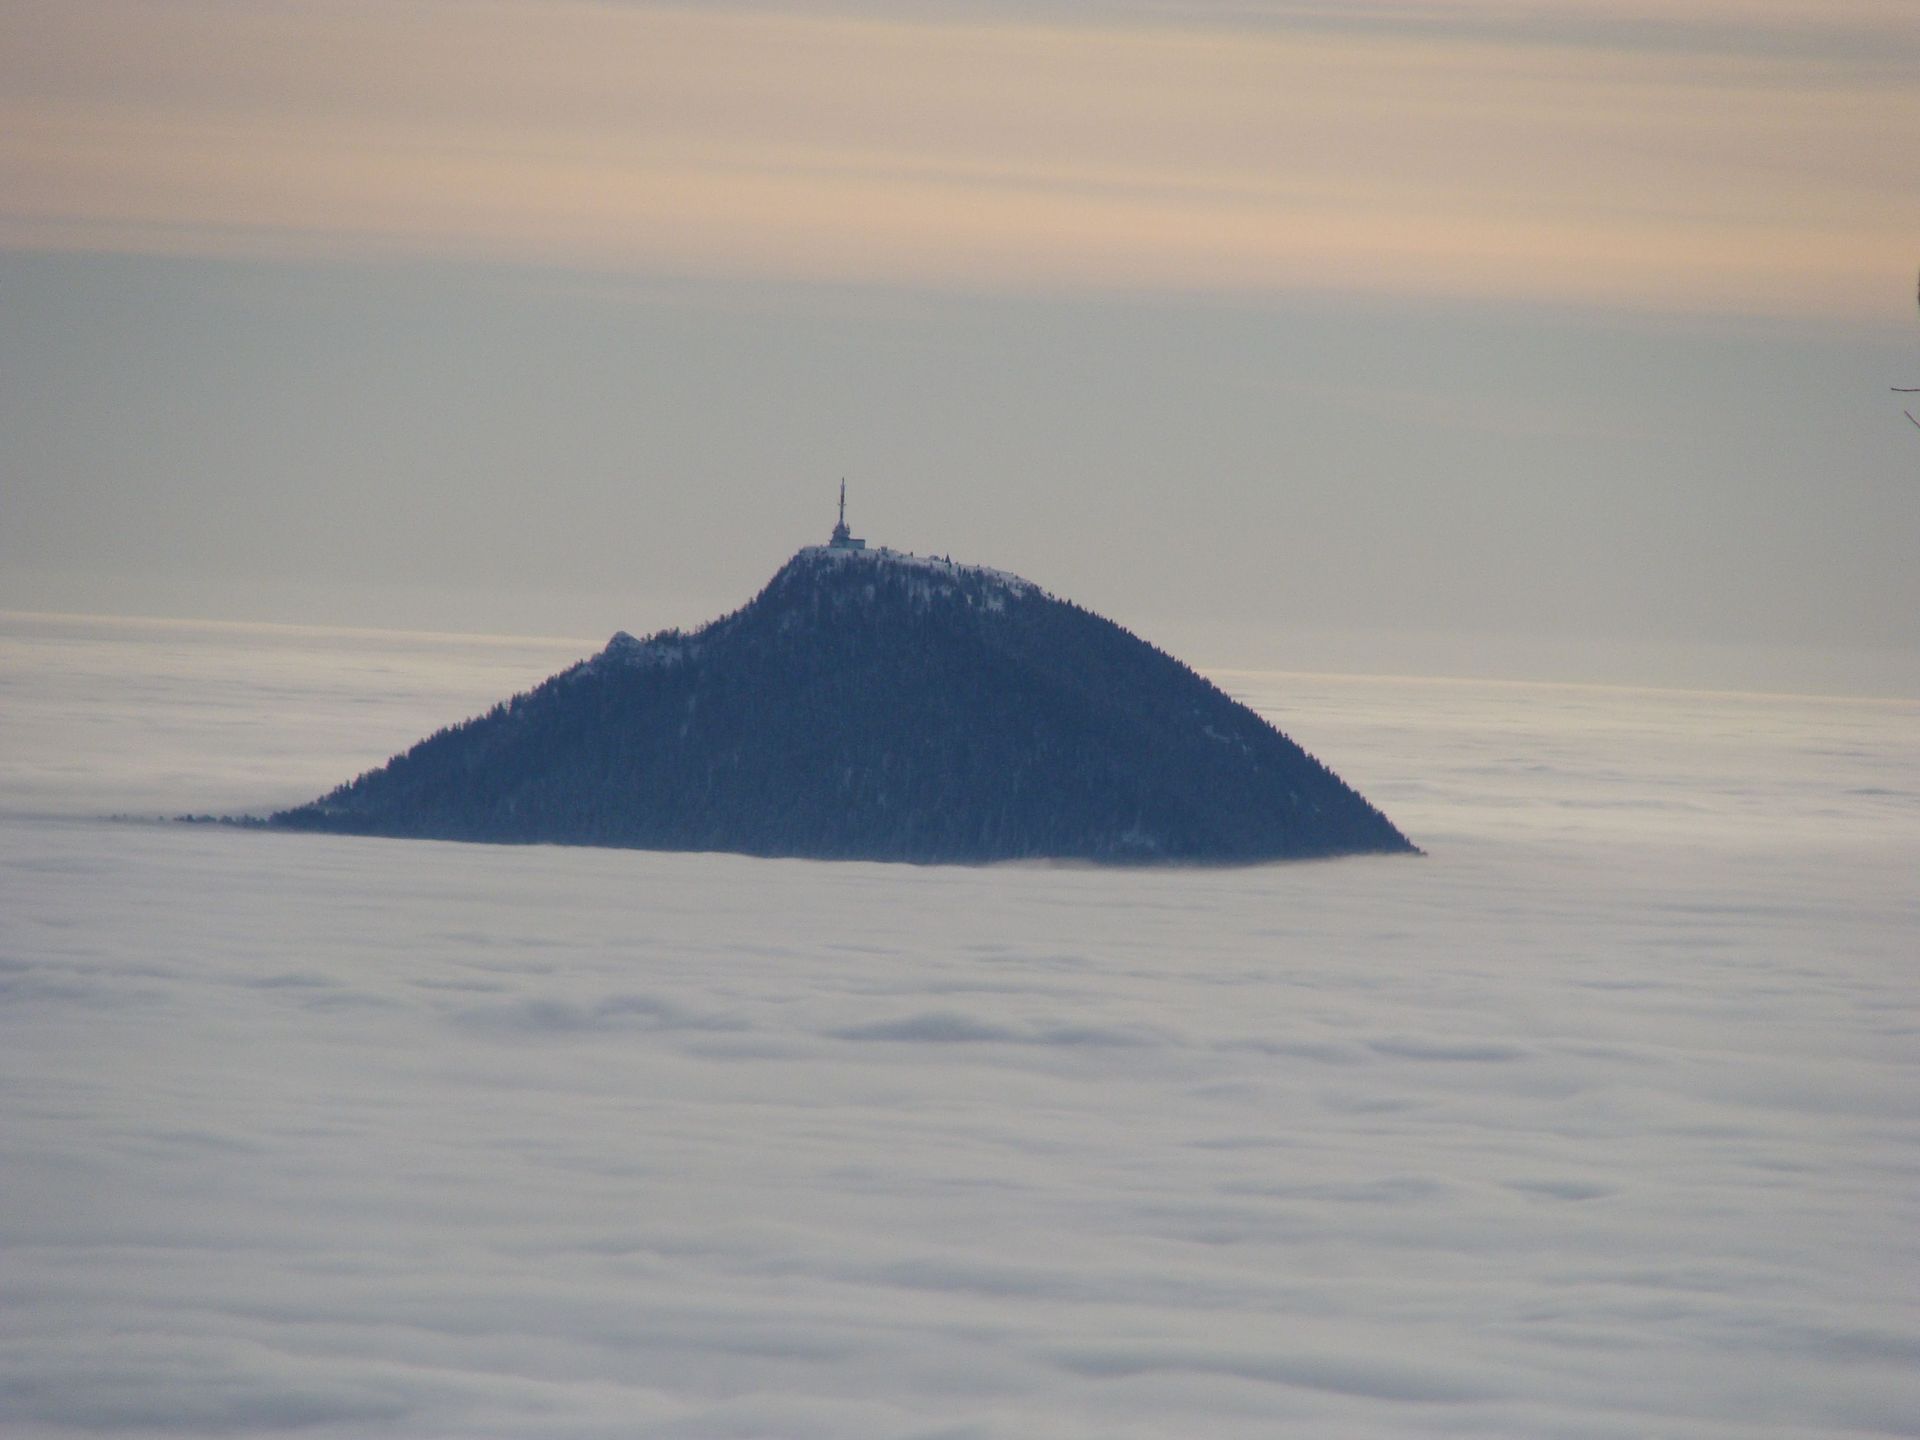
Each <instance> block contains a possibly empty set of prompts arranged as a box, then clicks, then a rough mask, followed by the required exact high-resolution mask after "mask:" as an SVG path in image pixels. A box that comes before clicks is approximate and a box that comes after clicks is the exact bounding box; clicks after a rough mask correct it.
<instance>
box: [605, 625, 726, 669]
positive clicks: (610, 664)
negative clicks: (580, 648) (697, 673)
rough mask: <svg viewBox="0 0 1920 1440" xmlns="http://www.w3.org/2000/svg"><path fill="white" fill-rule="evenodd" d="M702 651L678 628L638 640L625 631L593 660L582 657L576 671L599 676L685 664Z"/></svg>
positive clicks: (620, 632)
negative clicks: (612, 671)
mask: <svg viewBox="0 0 1920 1440" xmlns="http://www.w3.org/2000/svg"><path fill="white" fill-rule="evenodd" d="M699 653H700V646H699V645H698V644H696V643H695V642H693V641H691V640H689V639H687V638H686V637H685V636H683V635H681V634H680V632H679V631H677V630H667V631H662V632H661V633H660V634H658V635H655V636H653V637H651V638H650V639H646V640H636V639H635V638H634V637H633V636H631V635H629V634H628V633H627V632H626V631H624V630H620V631H616V632H615V633H614V637H613V638H612V639H611V640H609V641H608V642H607V646H606V649H604V650H602V651H601V652H600V653H599V654H598V655H595V656H594V657H593V658H592V659H591V660H583V661H582V662H581V663H580V666H579V669H578V671H577V672H576V673H578V674H581V675H599V674H603V673H605V672H606V671H608V670H611V669H615V668H619V669H637V670H647V669H655V668H662V669H664V668H666V667H668V666H672V665H680V664H684V663H685V662H687V661H688V660H691V659H693V658H694V657H695V656H696V655H698V654H699Z"/></svg>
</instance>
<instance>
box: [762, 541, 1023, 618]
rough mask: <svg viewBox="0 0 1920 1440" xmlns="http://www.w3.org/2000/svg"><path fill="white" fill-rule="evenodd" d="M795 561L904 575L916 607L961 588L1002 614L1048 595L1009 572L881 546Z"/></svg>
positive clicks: (814, 552)
mask: <svg viewBox="0 0 1920 1440" xmlns="http://www.w3.org/2000/svg"><path fill="white" fill-rule="evenodd" d="M794 561H795V562H796V563H797V562H802V561H804V562H807V563H812V564H824V565H875V566H886V567H888V568H890V569H893V570H896V571H905V572H907V593H908V594H909V595H910V596H911V597H912V598H913V600H914V601H915V602H916V603H919V604H925V603H927V602H929V601H930V600H932V599H933V598H934V596H936V595H940V596H949V595H953V594H956V593H958V592H959V591H960V589H961V588H962V586H963V585H968V586H970V587H978V594H979V598H980V603H981V604H982V605H983V606H984V607H985V608H986V609H988V610H1004V609H1006V606H1007V601H1008V600H1010V599H1026V598H1028V597H1029V596H1036V595H1037V596H1043V597H1044V596H1046V595H1047V592H1046V591H1045V590H1043V589H1041V588H1040V586H1038V585H1036V584H1034V583H1033V582H1032V581H1031V580H1027V579H1024V578H1022V577H1021V576H1019V575H1015V574H1013V573H1012V572H1011V571H1008V570H995V569H992V568H991V567H989V566H986V565H965V564H961V563H960V562H959V561H956V560H948V559H946V558H944V557H942V556H938V555H915V554H912V553H910V552H908V551H904V550H889V549H888V548H887V547H886V546H884V545H874V546H870V547H868V548H867V549H864V550H848V549H841V548H839V547H837V546H832V545H808V546H805V547H804V548H802V549H801V551H800V552H799V553H798V554H797V555H795V556H794Z"/></svg>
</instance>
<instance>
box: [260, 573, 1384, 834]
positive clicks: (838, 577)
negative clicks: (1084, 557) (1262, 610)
mask: <svg viewBox="0 0 1920 1440" xmlns="http://www.w3.org/2000/svg"><path fill="white" fill-rule="evenodd" d="M268 823H269V824H271V825H273V826H276V827H278V828H285V829H302V830H327V831H337V832H345V833H359V834H382V835H407V836H415V837H420V838H438V839H457V840H482V841H499V842H507V843H562V844H568V843H571V844H594V845H616V846H630V847H635V848H644V849H669V850H725V851H737V852H741V853H747V854H755V855H769V856H773V855H788V856H807V857H812V858H823V859H829V858H830V859H867V860H904V861H915V862H922V863H938V862H981V861H991V860H1008V859H1028V858H1058V859H1086V860H1099V861H1111V862H1136V863H1137V862H1150V861H1156V860H1157V861H1180V862H1187V863H1204V862H1241V863H1245V862H1252V861H1260V860H1269V859H1282V858H1318V857H1324V856H1330V855H1339V854H1354V853H1386V852H1401V853H1406V852H1412V851H1414V848H1415V847H1414V846H1413V845H1412V844H1411V842H1409V841H1408V840H1407V839H1406V837H1405V836H1404V835H1402V834H1401V833H1400V832H1399V831H1398V830H1397V829H1395V828H1394V827H1393V825H1392V824H1391V822H1390V821H1388V820H1387V819H1386V817H1385V816H1384V815H1382V814H1380V812H1379V811H1378V810H1376V809H1375V808H1374V807H1373V806H1371V805H1370V804H1368V803H1367V802H1366V801H1365V800H1364V799H1363V798H1361V797H1360V796H1359V795H1358V794H1357V793H1355V792H1354V791H1353V790H1352V789H1351V788H1350V787H1348V786H1347V785H1345V783H1344V782H1342V781H1341V780H1339V778H1338V777H1337V776H1335V775H1334V774H1333V772H1332V771H1331V770H1329V769H1327V768H1326V767H1325V766H1324V765H1322V764H1321V763H1320V762H1319V761H1318V760H1316V759H1314V758H1313V757H1312V756H1310V755H1308V754H1307V753H1306V752H1305V751H1304V750H1302V749H1300V747H1299V746H1297V745H1295V744H1294V742H1292V741H1291V740H1289V739H1287V737H1285V736H1284V735H1282V734H1281V733H1280V732H1279V731H1278V730H1277V729H1275V728H1274V727H1273V726H1272V725H1271V724H1269V723H1268V722H1267V721H1266V720H1264V719H1262V718H1261V717H1260V716H1258V715H1256V714H1255V713H1254V712H1253V711H1251V710H1249V709H1247V707H1245V706H1244V705H1241V704H1240V703H1239V702H1237V701H1234V700H1232V699H1231V698H1230V697H1228V696H1227V695H1226V694H1225V693H1224V692H1222V691H1220V690H1219V689H1218V687H1216V686H1214V685H1213V684H1212V683H1211V682H1209V681H1207V680H1206V679H1205V678H1204V677H1202V676H1199V675H1198V674H1196V673H1195V672H1194V671H1193V670H1192V669H1190V668H1189V667H1187V666H1186V665H1184V664H1183V663H1181V662H1180V661H1178V660H1176V659H1175V658H1174V657H1172V656H1170V655H1167V654H1166V653H1165V652H1163V651H1160V650H1159V649H1157V648H1155V647H1154V646H1152V645H1150V644H1148V643H1147V642H1146V641H1143V640H1141V639H1139V638H1138V637H1136V636H1134V635H1132V634H1131V633H1130V632H1128V631H1126V630H1124V629H1123V628H1122V627H1120V626H1118V625H1116V624H1114V623H1113V622H1112V621H1110V620H1106V619H1104V618H1102V617H1100V616H1097V615H1094V614H1093V613H1092V612H1090V611H1087V610H1084V609H1082V608H1081V607H1079V606H1077V605H1074V604H1073V603H1072V602H1071V601H1066V600H1061V599H1059V598H1057V597H1055V596H1052V595H1050V594H1048V593H1047V592H1046V591H1045V590H1043V589H1042V588H1041V587H1039V586H1038V585H1035V584H1033V583H1032V582H1031V581H1028V580H1025V579H1023V578H1022V577H1020V576H1017V575H1012V574H1009V573H1008V572H1005V571H999V570H992V569H989V568H987V567H984V566H973V565H966V564H960V563H955V562H953V561H949V560H945V559H935V558H932V557H925V556H917V555H910V554H905V553H903V552H899V551H892V550H886V549H882V548H878V547H876V548H872V549H862V548H852V547H850V546H844V545H840V544H835V545H828V546H809V547H805V548H803V549H802V550H800V551H799V552H798V553H797V554H795V555H794V556H793V558H792V559H790V560H789V561H788V562H787V563H786V564H785V565H783V566H782V567H781V568H780V569H779V570H778V571H777V572H776V573H775V574H774V575H773V577H772V578H771V579H769V580H768V582H767V583H766V585H765V586H764V587H763V588H762V589H761V590H760V592H759V593H758V594H757V595H755V596H754V597H753V598H752V599H751V600H749V601H748V602H747V603H746V604H745V605H743V606H741V607H740V608H739V609H737V610H734V611H732V612H730V613H729V614H726V615H723V616H720V617H719V618H717V619H715V620H713V621H710V622H708V623H707V624H705V625H702V626H700V627H699V628H697V629H695V630H693V631H681V630H677V629H669V630H662V631H658V632H656V633H654V634H652V635H649V636H647V637H646V638H645V639H638V638H635V637H634V636H632V635H630V634H628V633H627V632H625V631H621V632H618V633H616V634H615V635H614V637H613V638H612V639H611V640H610V641H609V642H608V644H607V645H606V646H605V648H603V649H602V650H601V651H599V652H598V653H597V654H595V655H593V656H590V657H588V658H587V659H584V660H582V661H580V662H579V663H577V664H575V665H573V666H570V667H569V668H567V669H566V670H563V671H561V672H559V673H558V674H557V675H554V676H553V677H551V678H550V679H548V680H547V681H545V682H543V683H542V684H541V685H539V686H536V687H534V688H533V689H532V690H529V691H526V692H524V693H522V694H520V695H516V696H514V697H512V698H511V699H510V700H507V701H503V702H501V704H499V705H496V706H495V707H493V709H492V710H490V711H488V712H486V713H485V714H484V715H480V716H476V717H474V718H473V719H471V720H468V721H465V722H462V723H461V724H458V725H454V726H449V727H447V728H446V729H444V730H441V731H439V732H436V733H435V734H434V735H431V736H429V737H427V738H426V739H424V740H422V741H421V742H419V743H418V744H416V745H415V746H413V747H411V748H410V749H408V750H407V751H405V752H403V753H402V754H400V755H397V756H395V757H394V758H393V759H391V760H389V761H388V762H386V764H384V765H382V766H378V767H376V768H375V769H373V770H369V771H368V772H366V773H365V774H363V775H361V776H360V777H358V778H357V779H355V780H352V781H349V782H348V783H347V784H345V785H342V786H339V787H337V788H336V789H335V790H333V791H331V792H329V793H328V794H327V795H324V796H322V797H320V798H319V799H317V800H315V801H313V802H311V803H309V804H308V805H304V806H299V807H296V808H294V809H292V810H287V811H282V812H280V813H278V814H276V815H274V816H272V817H270V819H269V821H268Z"/></svg>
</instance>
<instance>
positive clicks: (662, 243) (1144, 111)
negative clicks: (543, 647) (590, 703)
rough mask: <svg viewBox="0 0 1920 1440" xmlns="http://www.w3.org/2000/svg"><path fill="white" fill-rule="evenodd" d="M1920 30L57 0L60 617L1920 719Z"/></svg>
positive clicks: (1242, 14) (42, 565) (54, 577)
mask: <svg viewBox="0 0 1920 1440" xmlns="http://www.w3.org/2000/svg"><path fill="white" fill-rule="evenodd" d="M1041 16H1044V20H1043V19H1041V18H1036V17H1041ZM1898 17H1899V9H1898V7H1893V6H1890V5H1887V4H1878V3H1873V0H1859V3H1850V4H1840V5H1824V6H1820V7H1814V6H1812V5H1811V4H1800V3H1796V0H1753V3H1740V0H1722V3H1714V4H1706V5H1702V6H1699V7H1697V8H1696V9H1694V10H1693V11H1692V12H1691V17H1690V20H1689V23H1688V24H1686V25H1676V24H1674V23H1672V22H1671V21H1670V20H1668V19H1666V18H1665V17H1664V16H1663V14H1662V8H1661V7H1654V6H1650V5H1640V6H1627V7H1624V8H1623V7H1620V6H1608V7H1596V6H1594V5H1588V4H1577V3H1570V4H1567V5H1565V6H1561V7H1544V9H1543V7H1539V6H1515V5H1509V4H1503V3H1500V0H1459V3H1450V4H1439V3H1431V4H1404V5H1394V6H1384V5H1380V6H1374V5H1358V6H1345V7H1335V8H1329V7H1323V6H1309V5H1257V6H1225V5H1195V6H1184V7H1183V6H1161V7H1148V6H1139V5H1112V6H1098V7H1088V8H1086V9H1085V10H1074V11H1067V10H1064V9H1059V10H1050V11H1045V12H1039V11H1034V12H1030V13H1027V14H1024V15H1022V14H1016V13H1014V12H1012V11H1009V10H1007V9H1005V8H1002V7H992V6H948V7H944V8H941V9H939V10H938V11H935V10H934V9H933V8H932V7H916V8H914V9H912V10H910V11H897V10H890V11H888V12H885V13H884V14H881V13H878V12H874V11H873V10H872V9H871V7H868V8H867V9H865V10H864V11H863V10H862V8H861V7H846V8H844V9H837V10H829V9H828V8H826V7H818V6H815V7H791V6H790V7H786V8H785V9H782V10H780V11H777V12H773V11H765V12H762V11H754V10H751V9H745V8H739V7H705V8H698V9H695V8H688V9H679V10H672V9H664V8H661V7H656V6H652V5H645V4H633V5H625V6H588V5H581V4H574V3H571V0H496V3H490V4H487V5H481V6H466V7H463V6H458V5H453V4H451V3H449V0H404V3H399V4H395V5H390V6H385V7H354V6H346V7H341V6H327V5H321V4H317V3H308V0H298V3H291V4H287V5H278V6H267V5H262V4H258V3H252V0H183V3H181V4H180V5H176V6H168V7H165V8H164V9H156V8H154V7H140V6H131V5H128V4H125V3H123V0H74V3H72V4H63V5H61V6H57V7H56V6H51V5H44V6H43V5H35V4H15V5H11V6H8V7H7V9H6V12H5V14H4V15H3V16H0V31H4V32H5V33H4V38H5V42H6V43H4V44H0V55H6V56H9V57H11V58H10V59H7V60H4V61H0V111H4V113H5V114H6V115H7V116H8V117H10V123H9V124H8V125H6V126H4V127H0V133H3V134H4V135H5V136H6V137H7V138H5V139H4V140H0V424H4V427H5V432H4V433H5V434H6V436H7V444H6V447H5V453H4V455H0V519H3V520H4V524H0V607H9V608H16V609H41V610H45V609H57V610H81V611H107V612H135V613H148V614H177V615H187V616H211V617H221V618H236V619H267V620H272V619H288V620H301V621H312V622H320V623H348V624H380V625H389V626H395V627H430V628H431V627H439V628H460V629H475V630H489V631H515V632H529V631H534V632H549V633H565V634H578V635H581V636H584V637H600V636H604V635H605V634H606V633H608V632H610V631H611V630H612V629H614V628H616V627H621V628H627V629H632V630H646V629H651V628H655V627H657V626H660V625H666V624H684V623H692V622H697V621H699V620H701V619H704V618H707V617H709V616H711V615H712V614H715V613H718V612H719V611H721V610H723V609H726V608H730V607H731V606H732V605H735V604H737V603H739V602H740V601H742V600H744V599H745V598H747V596H748V595H749V594H751V592H752V591H753V589H754V588H755V587H757V585H758V584H759V583H760V582H761V581H762V580H764V579H765V578H766V576H767V575H768V574H769V573H771V571H772V570H773V569H774V568H775V567H776V566H777V565H778V564H779V563H780V562H781V561H782V560H783V559H784V558H785V557H786V555H788V554H789V553H791V551H792V550H793V549H794V548H795V547H796V546H798V545H800V544H802V543H807V542H810V541H813V540H816V539H818V538H820V537H821V535H822V534H823V533H824V530H825V528H826V526H827V525H828V524H829V523H830V522H831V518H832V516H831V502H832V495H833V490H834V487H835V485H836V484H837V482H838V480H839V478H840V477H841V476H842V475H845V476H846V477H847V478H848V480H849V483H850V486H851V491H852V497H853V507H854V508H853V519H854V521H855V523H856V528H857V529H859V530H860V531H862V532H864V533H866V534H867V535H868V536H869V537H870V538H871V539H873V540H874V541H876V542H882V543H889V544H893V545H896V546H899V547H901V548H908V549H915V550H921V551H929V550H931V551H935V552H941V553H950V554H952V555H953V556H954V557H955V558H956V559H968V560H975V561H979V562H982V563H987V564H994V565H999V566H1003V567H1005V568H1010V569H1014V570H1018V571H1020V572H1021V573H1023V574H1027V575H1029V576H1030V577H1031V578H1033V579H1035V580H1038V581H1040V582H1041V583H1043V584H1045V585H1047V586H1048V587H1049V588H1051V589H1053V590H1055V591H1056V592H1057V593H1061V594H1064V595H1067V596H1070V597H1071V598H1074V599H1077V600H1079V601H1081V602H1083V603H1085V604H1088V605H1090V606H1092V607H1094V608H1096V609H1099V610H1102V611H1103V612H1105V613H1108V614H1110V615H1112V616H1113V617H1114V618H1116V619H1119V620H1121V621H1122V622H1123V623H1126V624H1128V625H1130V626H1132V627H1133V628H1135V629H1137V630H1139V631H1140V632H1141V633H1143V634H1145V635H1147V636H1148V637H1149V638H1152V639H1155V640H1157V641H1159V642H1160V643H1162V644H1165V645H1167V646H1168V648H1172V649H1174V650H1176V652H1177V653H1181V654H1182V655H1183V656H1184V657H1186V658H1189V659H1192V660H1194V661H1196V662H1197V663H1203V664H1219V665H1232V664H1247V665H1278V666H1285V665H1296V666H1300V667H1303V668H1331V669H1349V670H1365V669H1396V670H1405V669H1414V670H1421V669H1435V670H1446V671H1456V672H1457V671H1469V672H1473V673H1495V674H1501V673H1506V674H1540V675H1550V676H1554V677H1564V678H1590V679H1598V680H1629V681H1630V680H1658V681H1664V682H1667V683H1700V684H1706V685H1774V686H1780V687H1784V688H1800V687H1812V688H1828V689H1832V688H1838V689H1845V690H1859V691H1870V692H1882V693H1890V692H1903V693H1916V692H1920V626H1916V621H1915V616H1916V615H1920V578H1916V576H1917V575H1920V566H1916V565H1915V564H1914V563H1913V560H1912V552H1913V550H1914V548H1915V542H1916V540H1917V539H1920V432H1916V431H1915V430H1914V429H1913V428H1912V427H1911V426H1909V425H1908V424H1907V423H1906V421H1905V420H1904V419H1903V418H1902V417H1901V414H1900V408H1901V407H1900V403H1899V397H1896V396H1893V395H1891V394H1889V393H1888V387H1889V386H1890V385H1894V384H1920V316H1916V315H1915V313H1914V310H1913V300H1912V276H1913V268H1914V265H1915V263H1916V262H1920V191H1916V189H1915V187H1914V186H1913V185H1912V183H1911V175H1910V157H1911V152H1912V140H1913V138H1914V137H1915V136H1916V135H1920V98H1916V97H1920V43H1916V41H1915V40H1914V37H1913V35H1912V33H1911V31H1910V29H1909V30H1901V29H1899V28H1898V26H1897V21H1898Z"/></svg>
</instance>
